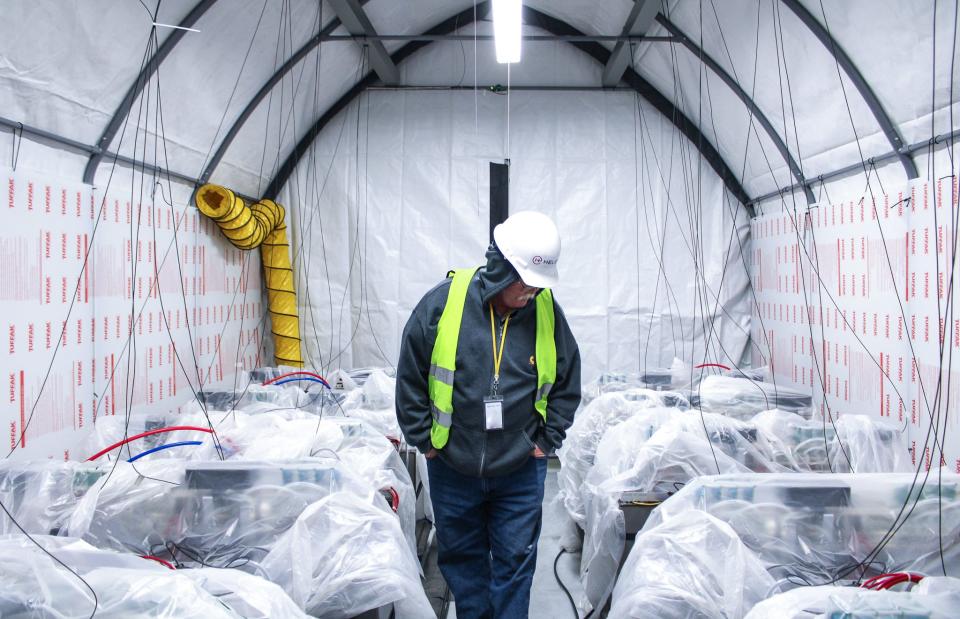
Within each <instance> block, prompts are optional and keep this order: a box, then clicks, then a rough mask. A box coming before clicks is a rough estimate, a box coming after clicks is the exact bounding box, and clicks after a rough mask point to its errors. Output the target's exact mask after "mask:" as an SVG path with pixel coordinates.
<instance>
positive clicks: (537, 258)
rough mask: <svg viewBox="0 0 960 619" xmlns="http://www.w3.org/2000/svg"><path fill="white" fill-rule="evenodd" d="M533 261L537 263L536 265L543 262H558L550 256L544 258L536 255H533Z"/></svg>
mask: <svg viewBox="0 0 960 619" xmlns="http://www.w3.org/2000/svg"><path fill="white" fill-rule="evenodd" d="M531 262H533V264H535V265H541V264H556V263H557V261H556V260H550V259H549V258H544V257H543V256H534V257H533V260H531Z"/></svg>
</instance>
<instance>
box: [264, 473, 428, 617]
mask: <svg viewBox="0 0 960 619" xmlns="http://www.w3.org/2000/svg"><path fill="white" fill-rule="evenodd" d="M415 557H416V554H411V553H409V552H406V551H405V549H404V548H403V534H402V532H401V531H400V527H399V526H398V524H397V520H396V518H393V517H392V515H391V514H388V513H385V512H384V511H383V510H382V509H380V508H378V507H377V506H375V505H373V504H371V503H370V501H366V500H363V499H362V498H360V497H358V496H356V495H355V494H353V493H349V492H334V493H332V494H330V495H329V496H326V497H324V498H323V499H321V500H319V501H317V502H316V503H314V504H313V505H311V506H310V507H308V508H307V509H306V510H304V512H303V513H301V514H300V516H299V517H298V518H297V521H296V522H295V523H294V524H293V526H292V527H291V528H290V529H289V530H288V531H286V532H285V533H284V534H283V535H282V536H281V537H280V538H279V539H278V540H277V543H276V545H275V546H274V547H273V548H272V549H271V550H270V553H269V554H268V555H267V556H266V557H265V558H264V560H263V563H262V564H261V565H262V568H263V570H264V571H265V573H266V574H267V575H268V577H269V578H270V580H272V581H273V582H276V583H277V584H279V585H280V586H282V587H283V588H284V590H286V591H287V592H289V593H290V596H291V597H292V598H293V599H294V600H295V601H296V602H297V603H298V604H299V605H300V606H301V607H302V608H303V609H305V610H306V611H307V612H308V613H309V614H311V615H314V616H317V617H330V618H331V619H341V618H342V619H346V618H348V617H352V616H354V615H356V614H357V613H358V611H361V610H364V609H369V608H377V607H380V606H385V605H387V604H390V603H393V604H394V606H395V608H396V612H397V616H398V617H400V618H405V617H409V618H414V619H419V618H421V617H432V616H433V611H432V609H431V607H430V603H429V602H428V601H427V597H426V595H425V593H424V591H423V587H422V586H421V584H420V578H419V574H420V565H419V563H418V562H417V560H416V558H415Z"/></svg>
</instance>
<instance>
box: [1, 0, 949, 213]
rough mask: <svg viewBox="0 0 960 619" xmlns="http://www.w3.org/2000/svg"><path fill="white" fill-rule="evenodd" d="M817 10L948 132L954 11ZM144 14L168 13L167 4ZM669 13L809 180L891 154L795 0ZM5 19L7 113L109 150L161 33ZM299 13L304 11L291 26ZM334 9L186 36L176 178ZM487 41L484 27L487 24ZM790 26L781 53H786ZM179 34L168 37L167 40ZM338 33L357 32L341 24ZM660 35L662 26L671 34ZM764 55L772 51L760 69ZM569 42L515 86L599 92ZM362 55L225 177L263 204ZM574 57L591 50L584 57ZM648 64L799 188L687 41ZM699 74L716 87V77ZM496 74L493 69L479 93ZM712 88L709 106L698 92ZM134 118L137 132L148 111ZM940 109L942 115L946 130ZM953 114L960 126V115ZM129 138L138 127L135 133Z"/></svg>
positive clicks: (399, 22) (724, 132)
mask: <svg viewBox="0 0 960 619" xmlns="http://www.w3.org/2000/svg"><path fill="white" fill-rule="evenodd" d="M195 3H196V0H165V1H163V2H162V4H161V6H160V11H159V15H158V19H157V21H158V22H161V23H178V22H179V21H180V20H181V19H182V18H183V17H184V16H185V15H186V14H187V13H188V12H189V11H190V9H191V8H193V6H194V5H195ZM803 3H804V5H805V6H806V7H807V9H808V10H809V11H810V12H811V13H813V14H814V15H815V16H817V18H818V19H820V20H821V21H823V16H824V14H825V15H826V18H827V23H828V25H829V28H830V31H831V33H832V34H833V35H834V37H835V38H836V39H837V41H838V42H839V44H840V45H841V46H842V47H843V48H844V49H845V50H846V51H847V53H848V54H849V55H850V57H851V58H852V60H853V62H854V63H855V64H856V65H857V66H858V68H859V69H860V71H861V72H862V73H863V75H864V76H865V78H866V79H867V81H868V82H869V84H870V85H871V86H872V87H873V89H874V91H875V92H876V94H877V96H878V98H879V99H880V101H881V102H882V104H883V105H884V107H885V109H886V111H887V112H888V113H889V115H890V116H891V118H893V120H894V121H895V123H896V124H897V125H898V128H899V130H900V131H901V133H902V135H903V137H904V140H905V141H906V142H907V143H911V142H916V141H920V140H923V139H926V138H929V137H930V135H931V134H933V133H944V132H947V131H949V130H950V128H951V127H950V119H949V114H948V113H947V112H948V110H949V97H950V70H951V68H953V67H952V66H951V63H950V60H951V59H952V57H953V41H952V32H953V28H954V17H955V15H954V12H953V9H954V7H953V3H951V2H948V1H947V0H940V1H939V2H936V3H934V2H924V3H917V2H901V1H897V0H857V1H856V2H849V1H845V0H825V1H824V2H823V4H822V8H823V10H822V11H821V3H820V2H819V0H804V2H803ZM146 4H147V5H148V6H150V7H151V8H152V7H153V6H155V5H154V2H153V1H152V0H151V1H149V2H147V3H146ZM525 4H527V5H528V6H530V7H532V8H535V9H537V10H539V11H542V12H544V13H546V14H548V15H551V16H554V17H556V18H559V19H561V20H563V21H564V22H567V23H569V24H570V25H572V26H573V27H575V28H577V29H579V30H582V31H584V32H587V33H593V34H618V33H619V31H620V29H621V28H622V24H623V22H624V20H625V18H626V16H627V14H628V12H629V10H630V8H631V5H632V3H631V2H630V0H610V1H607V2H602V3H598V2H594V1H592V0H550V1H547V0H528V1H527V2H526V3H525ZM665 4H666V5H665V6H664V8H663V12H664V13H666V14H668V15H669V17H670V19H671V20H672V21H673V22H674V23H675V24H677V25H678V26H679V27H680V28H681V29H682V30H683V31H684V32H685V33H686V34H687V35H689V36H690V37H691V38H692V39H694V40H695V41H700V40H701V38H702V45H703V48H704V50H705V52H706V53H707V54H709V55H711V56H712V57H713V58H714V59H716V60H717V61H718V62H719V63H720V64H721V65H722V66H724V67H725V68H726V69H727V70H728V71H729V72H730V73H735V74H736V76H737V77H738V79H739V81H740V84H741V85H742V87H743V88H744V89H745V90H746V91H747V92H753V94H754V99H755V100H756V102H757V104H758V105H759V107H760V108H761V110H762V111H763V112H764V113H765V114H766V115H767V116H768V117H769V118H770V120H771V122H772V123H773V125H774V126H775V127H777V128H778V132H779V133H781V135H782V136H784V137H785V141H786V142H787V143H788V145H789V146H790V149H791V152H792V153H793V154H794V156H795V157H796V158H797V159H798V160H799V161H801V164H802V166H803V169H804V172H805V173H806V175H807V176H808V177H811V176H816V175H817V174H821V173H825V172H828V171H830V170H833V169H836V168H839V167H843V166H846V165H849V164H852V163H856V162H857V161H859V158H860V154H859V152H858V149H857V143H856V139H855V135H854V130H855V131H856V137H859V138H860V148H861V149H862V151H863V156H864V157H870V156H874V155H879V154H882V153H885V152H887V151H889V150H890V146H889V143H888V142H887V140H886V138H885V137H884V136H883V134H882V133H881V132H880V129H879V126H878V125H877V123H876V121H875V120H874V118H873V116H872V114H871V113H870V112H869V110H868V109H867V108H866V105H865V104H864V101H863V99H862V97H861V96H860V95H859V94H858V93H857V91H856V89H855V88H854V87H853V85H852V83H850V81H849V80H847V79H846V78H844V80H843V81H844V88H843V89H841V88H840V83H839V79H840V78H839V77H838V71H837V67H836V65H835V63H834V61H833V59H832V56H831V55H830V54H829V53H828V52H827V50H826V48H825V47H824V46H823V45H822V44H821V43H820V42H819V41H817V40H816V39H815V38H814V37H813V35H812V34H811V33H810V31H809V30H808V29H807V28H806V27H805V26H804V25H803V24H802V23H801V22H800V21H799V20H798V19H797V18H796V16H795V15H794V14H793V13H792V12H791V11H789V10H787V9H786V8H785V6H784V5H782V4H779V3H775V2H759V3H758V2H757V0H726V1H724V2H722V3H720V2H699V1H697V2H695V1H693V0H687V1H684V0H677V1H671V2H669V3H665ZM364 6H365V10H366V11H367V13H368V15H369V16H370V19H371V21H372V22H373V24H374V26H375V27H376V28H377V30H378V31H379V32H381V33H384V34H411V33H416V32H420V31H424V30H426V29H428V28H430V27H431V26H433V25H435V24H437V23H438V22H440V21H442V20H444V19H446V18H448V17H450V16H452V15H453V14H455V13H457V12H459V11H462V10H464V9H468V8H470V7H471V6H472V3H471V2H469V0H461V1H451V0H417V1H416V2H403V3H400V2H395V1H393V0H369V1H368V2H366V3H365V5H364ZM935 10H936V15H937V20H936V22H934V11H935ZM7 11H8V13H7V18H6V19H4V20H3V22H2V23H0V52H2V53H0V110H2V115H3V116H4V117H6V118H8V119H11V120H14V121H19V122H23V123H25V124H27V125H31V126H35V127H39V128H41V129H43V130H47V131H51V132H53V133H56V134H59V135H63V136H65V137H68V138H71V139H74V140H77V141H80V142H83V143H87V144H93V143H95V142H96V141H97V139H98V138H99V136H100V134H101V132H102V130H103V128H104V127H105V126H106V123H107V121H108V119H109V118H110V116H111V115H112V114H113V113H114V111H115V110H116V108H117V106H118V104H119V102H120V101H121V99H122V97H123V95H124V93H125V92H126V90H127V88H128V87H129V86H130V84H131V83H132V82H133V80H134V78H135V76H136V74H137V72H138V70H139V68H140V63H141V60H142V57H143V53H144V50H145V49H146V46H147V41H148V37H149V33H150V27H151V26H150V24H151V19H150V18H149V16H148V15H147V13H146V11H145V10H144V9H143V7H142V6H141V5H140V3H138V2H122V3H117V2H113V1H111V0H85V1H83V2H81V1H80V0H74V1H73V2H63V1H62V0H34V1H30V2H26V1H20V2H16V3H14V4H13V5H12V6H9V7H7ZM285 11H289V16H290V19H287V18H286V17H287V13H283V12H285ZM715 11H716V13H715ZM282 13H283V15H282ZM318 13H320V14H322V19H323V22H324V23H325V24H326V23H328V22H329V21H330V19H332V17H333V11H332V10H331V9H330V8H329V7H328V6H327V5H326V4H325V3H324V4H323V5H322V7H320V10H319V11H318V3H317V2H316V1H314V0H289V1H284V2H279V1H275V0H266V2H264V0H230V1H229V2H226V1H224V0H220V1H219V2H214V3H213V5H212V6H211V8H210V9H209V10H208V11H207V12H206V14H204V15H203V16H202V17H201V18H200V20H199V21H198V22H197V23H196V24H195V27H196V28H197V29H199V30H201V32H200V33H188V34H187V35H186V36H185V37H184V38H183V40H182V41H181V43H180V44H179V45H178V46H176V48H175V49H174V51H173V52H172V53H171V54H170V56H169V57H168V58H167V59H166V61H165V62H164V63H163V64H162V66H161V68H160V71H159V76H160V84H161V88H162V92H163V117H164V121H165V122H164V129H165V133H166V137H167V141H168V142H167V146H168V156H169V159H170V167H171V168H172V169H175V170H177V171H179V172H182V173H184V174H186V175H189V176H196V175H199V173H200V171H201V170H202V168H203V164H204V162H205V160H206V159H207V156H208V153H209V152H210V151H211V150H212V149H213V148H215V146H216V145H217V144H218V143H219V140H220V139H221V138H222V137H223V134H224V133H225V132H226V131H227V129H228V128H229V127H230V126H231V125H232V124H233V122H234V121H235V120H236V118H237V116H238V115H239V114H240V111H241V110H242V109H243V108H244V107H245V106H246V104H247V103H248V102H249V101H250V99H251V97H252V96H253V94H254V93H255V92H256V91H257V90H259V89H260V87H261V86H262V85H263V84H264V83H265V82H266V80H267V79H268V77H269V76H270V75H271V74H272V73H273V72H274V70H275V67H276V66H278V65H279V64H281V63H282V61H283V60H284V59H285V58H286V57H288V56H290V55H291V54H292V53H293V51H295V50H297V49H299V48H300V46H301V45H302V44H303V43H304V42H305V41H307V40H308V39H309V38H310V36H311V34H312V33H314V32H315V31H316V29H317V24H318V16H319V15H318ZM701 13H702V14H701ZM701 21H702V23H703V29H702V30H703V32H702V36H701V28H700V23H701ZM718 22H719V26H720V27H718ZM934 25H936V28H934ZM778 26H779V28H778ZM721 28H722V30H721ZM758 28H759V30H758ZM480 30H481V32H483V31H484V26H483V25H481V26H480ZM781 30H782V48H781V51H780V54H778V53H777V49H778V46H777V40H778V39H779V38H780V36H781ZM171 32H172V31H171V30H170V29H167V28H161V29H159V31H158V35H159V37H160V40H161V41H162V40H163V39H164V38H165V37H167V36H169V35H170V33H171ZM461 32H462V33H471V32H473V26H466V27H464V28H463V29H462V30H461ZM721 32H722V34H723V36H722V38H721ZM758 32H759V42H757V36H758ZM337 33H339V34H343V33H344V31H343V30H342V29H339V30H337ZM650 34H654V35H662V34H664V32H663V29H662V28H661V27H660V26H655V27H654V28H653V29H652V30H651V31H650ZM934 34H935V36H936V50H934V47H933V40H934ZM402 45H403V43H402V42H397V41H391V42H388V43H387V48H388V50H390V51H394V50H396V49H398V48H399V47H401V46H402ZM604 45H606V46H607V47H611V46H612V44H611V43H604ZM248 46H249V50H250V52H249V56H247V49H248ZM755 46H756V48H757V49H758V50H759V53H758V54H757V58H758V62H757V70H756V74H754V70H753V67H754V48H755ZM471 47H472V44H467V45H465V46H461V45H460V44H451V43H443V44H433V45H431V46H428V47H427V48H426V49H427V50H430V53H443V54H445V55H447V56H451V58H449V61H450V62H451V63H456V62H462V60H461V59H462V58H464V57H465V58H466V60H467V62H466V64H468V65H470V64H472V59H473V58H472V53H471V52H472V50H471V49H470V48H471ZM491 47H492V46H491V44H489V43H481V44H480V45H479V48H480V49H479V52H480V55H481V57H483V55H485V54H491V53H492V51H491V49H490V48H491ZM561 47H570V46H569V45H567V44H563V43H542V42H530V43H528V44H527V45H526V52H525V57H524V63H522V64H521V65H520V66H519V67H517V70H515V71H514V72H513V75H512V76H511V78H512V83H513V84H515V85H528V86H536V85H546V86H556V85H569V84H571V83H572V84H573V85H577V86H584V85H588V84H584V83H582V82H583V80H584V79H586V80H587V81H592V83H591V84H589V85H592V86H595V85H598V84H599V65H597V63H595V61H593V60H592V59H590V58H588V57H586V56H585V55H583V54H580V53H579V52H578V53H576V54H567V53H564V52H560V51H558V48H561ZM359 49H360V48H359V46H357V45H356V44H354V43H351V42H330V43H325V44H323V45H322V52H321V61H320V63H319V69H318V67H317V63H316V57H315V55H314V54H308V55H307V56H306V58H305V59H304V61H303V62H301V63H300V64H299V65H298V66H297V67H296V68H295V69H294V70H293V71H292V72H291V73H290V74H288V76H287V78H286V79H285V80H283V81H282V82H281V83H280V84H278V85H277V86H276V87H275V88H274V91H273V92H272V95H271V97H268V98H267V99H265V100H264V101H263V102H262V103H261V104H260V106H259V107H258V109H257V111H256V113H254V114H253V116H252V117H251V118H249V119H248V121H247V122H246V123H245V125H244V126H243V128H242V129H241V130H240V133H239V135H238V137H237V139H236V140H235V141H234V143H233V145H232V146H231V148H230V149H229V151H228V152H227V155H226V158H225V160H224V162H223V163H222V164H221V165H220V166H219V167H218V168H217V170H216V172H215V174H214V180H217V181H220V182H223V183H225V184H230V185H232V186H235V187H237V188H238V189H240V190H242V191H245V192H247V193H251V194H253V193H257V191H258V189H262V188H263V187H264V186H265V184H266V180H268V179H269V178H270V177H271V176H272V174H273V170H274V168H275V167H276V165H277V163H278V161H282V160H283V159H284V158H285V157H286V155H287V154H288V153H289V152H290V151H291V150H292V148H293V146H294V144H295V143H296V141H297V140H298V139H299V137H300V136H301V135H303V134H304V133H305V132H306V130H307V128H308V127H309V126H310V124H311V123H312V121H313V120H314V119H315V118H316V117H317V116H319V115H320V114H322V112H323V111H324V110H326V109H327V108H328V107H329V106H330V105H331V104H332V103H333V102H334V101H336V100H337V99H338V98H339V97H340V96H341V95H342V94H343V93H344V92H346V91H347V90H349V88H350V87H351V86H352V85H353V84H354V83H355V82H356V81H357V79H358V69H359V66H360V61H361V54H360V52H359ZM419 53H427V52H425V51H421V52H419ZM728 53H729V56H728ZM572 56H578V57H577V59H576V60H572V59H571V57H572ZM568 62H574V63H576V65H591V64H592V65H595V66H596V67H597V68H596V69H595V70H594V71H593V72H592V75H591V72H584V71H580V70H576V68H575V69H574V70H568V66H567V65H566V64H564V63H568ZM401 66H402V65H401ZM636 66H637V68H638V71H639V73H640V74H641V75H642V76H643V77H645V78H646V79H647V80H649V81H650V82H651V83H652V84H654V85H655V86H656V87H657V88H658V89H659V90H660V91H661V92H662V93H663V94H664V95H666V96H667V97H668V98H669V99H670V100H672V101H673V102H674V103H676V104H677V105H678V107H680V108H681V109H682V110H683V111H684V112H685V113H686V115H687V116H688V117H689V118H691V119H692V120H693V121H694V122H695V123H700V124H701V125H702V127H703V132H704V133H705V135H707V136H708V138H709V139H710V140H711V141H712V142H714V144H715V145H716V146H717V148H718V150H719V152H720V153H721V155H722V156H723V158H724V160H725V161H726V162H727V164H728V165H729V167H730V168H731V169H732V170H734V172H735V173H736V174H737V175H738V176H739V175H740V173H741V170H743V171H744V179H743V185H744V187H745V188H746V191H747V193H748V194H749V195H751V196H757V195H760V194H763V193H765V192H767V191H770V190H772V189H775V188H776V187H777V186H778V185H783V184H786V183H789V182H792V179H791V177H790V175H789V173H788V171H787V169H786V167H785V166H784V164H783V160H782V158H781V157H780V155H779V154H778V153H777V152H776V150H775V149H774V148H773V145H772V144H771V143H770V141H769V139H768V138H767V137H766V136H765V135H763V132H762V130H759V129H758V130H757V131H758V133H759V144H758V141H757V139H758V138H757V137H754V138H753V139H751V140H750V142H751V143H750V146H749V148H745V145H746V139H747V138H746V136H747V135H748V129H747V123H748V119H749V114H748V112H747V110H746V108H745V107H744V106H743V105H742V104H741V103H740V102H739V101H738V100H737V99H736V98H735V97H734V96H733V95H732V94H731V91H730V90H729V89H728V88H727V87H726V86H725V85H724V84H722V83H721V82H720V81H719V80H718V79H716V78H715V77H714V76H712V74H709V72H707V71H705V70H703V69H702V68H701V66H700V64H699V62H698V61H697V60H696V58H695V57H694V56H693V55H692V54H691V53H690V52H689V51H687V50H685V49H684V48H683V47H682V46H680V45H671V44H664V43H647V44H642V45H640V46H638V48H637V54H636ZM241 67H242V71H241ZM467 69H468V71H467V74H466V75H465V76H464V80H465V81H464V83H467V84H469V83H472V70H471V69H472V67H469V66H468V67H467ZM317 73H318V74H319V84H318V80H317V79H316V75H317ZM788 73H789V87H790V88H789V92H788V91H787V89H786V88H787V84H786V80H787V74H788ZM585 76H586V77H585ZM593 76H596V79H594V78H593ZM701 76H704V77H705V79H704V80H701ZM404 77H405V79H404V82H405V83H416V84H421V83H431V84H435V83H437V82H438V81H442V80H438V79H436V76H432V77H433V78H434V79H431V76H423V75H416V74H413V75H405V76H404ZM447 77H451V76H447ZM452 77H457V76H452ZM486 77H487V76H486V75H483V74H481V75H480V80H481V83H482V82H483V81H484V78H486ZM500 81H505V80H500ZM754 81H755V82H756V86H755V88H754ZM781 82H783V88H782V89H781ZM454 83H456V82H454ZM934 84H935V85H936V87H935V88H934ZM701 91H702V92H703V93H704V97H703V98H701V97H700V96H698V95H699V93H700V92H701ZM844 92H845V94H846V101H848V102H849V105H850V113H849V114H848V112H847V104H846V101H845V98H844V96H843V95H844ZM707 93H709V98H707V97H706V95H707ZM954 96H955V97H956V94H955V95H954ZM291 101H293V102H294V103H293V104H292V106H291ZM291 108H292V110H291ZM133 109H134V121H135V120H136V112H137V111H138V110H139V109H140V107H139V103H138V104H135V105H134V108H133ZM268 109H270V110H271V112H270V114H269V121H270V122H269V123H268V122H267V121H268V113H267V110H268ZM278 109H280V110H282V113H278V112H277V110H278ZM701 110H702V111H703V116H702V121H701V114H700V112H701ZM784 112H786V114H784ZM932 113H933V114H935V115H936V118H935V121H934V122H933V123H932V124H931V120H930V115H931V114H932ZM784 116H786V122H785V119H784ZM851 117H852V123H851ZM955 117H960V110H957V109H956V106H955ZM281 125H282V126H281ZM784 125H786V127H784ZM714 126H716V128H714ZM130 130H132V127H131V128H129V129H128V132H127V135H128V136H129V134H130ZM5 137H6V136H5ZM119 139H120V138H119V136H118V137H117V138H115V139H114V141H113V144H112V145H111V148H112V149H118V148H119V150H121V151H125V152H126V154H132V151H130V150H129V149H131V148H132V144H131V143H130V142H129V140H128V141H126V142H125V143H124V144H123V145H121V144H119ZM760 145H762V148H760ZM745 152H746V161H744V159H745V158H744V153H745ZM767 159H769V163H768V162H767ZM893 165H895V166H898V165H899V164H897V163H896V162H894V163H893ZM771 169H772V171H773V173H772V174H771Z"/></svg>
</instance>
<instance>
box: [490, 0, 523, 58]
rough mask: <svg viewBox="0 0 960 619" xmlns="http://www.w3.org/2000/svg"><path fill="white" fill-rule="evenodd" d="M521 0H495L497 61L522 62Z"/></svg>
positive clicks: (494, 16) (494, 36)
mask: <svg viewBox="0 0 960 619" xmlns="http://www.w3.org/2000/svg"><path fill="white" fill-rule="evenodd" d="M522 8H523V2H522V1H521V0H493V40H494V44H495V45H496V48H497V62H499V63H500V64H510V63H513V62H520V41H521V36H520V35H521V28H522V25H521V11H522Z"/></svg>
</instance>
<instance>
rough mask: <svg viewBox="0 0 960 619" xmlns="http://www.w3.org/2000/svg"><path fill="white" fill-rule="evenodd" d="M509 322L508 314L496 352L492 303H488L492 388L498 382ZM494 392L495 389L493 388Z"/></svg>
mask: <svg viewBox="0 0 960 619" xmlns="http://www.w3.org/2000/svg"><path fill="white" fill-rule="evenodd" d="M509 324H510V315H509V314H507V318H506V319H505V320H504V321H503V331H502V332H501V333H500V351H499V352H497V331H496V328H494V326H493V305H492V304H491V305H490V344H491V345H492V346H493V385H494V389H496V387H497V386H498V385H499V384H500V362H501V361H502V360H503V348H504V343H505V342H506V339H507V325H509ZM494 393H496V390H494Z"/></svg>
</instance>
